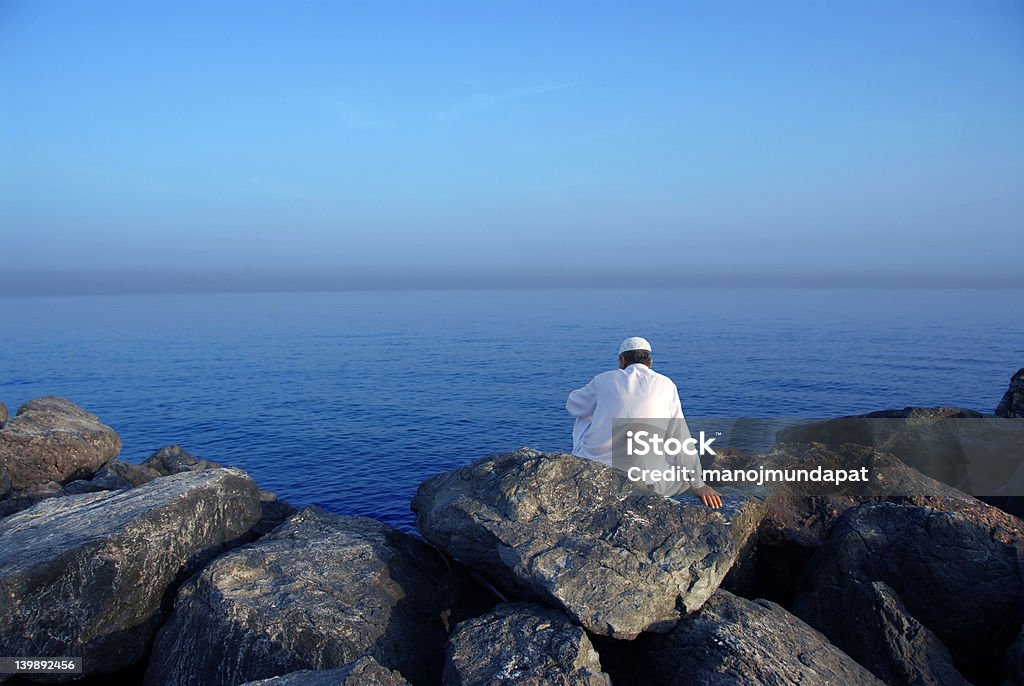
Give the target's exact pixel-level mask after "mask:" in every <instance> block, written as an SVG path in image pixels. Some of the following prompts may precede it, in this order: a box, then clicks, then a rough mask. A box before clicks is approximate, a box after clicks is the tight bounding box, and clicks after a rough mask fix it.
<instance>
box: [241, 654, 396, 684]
mask: <svg viewBox="0 0 1024 686" xmlns="http://www.w3.org/2000/svg"><path fill="white" fill-rule="evenodd" d="M244 686H409V682H408V681H406V680H405V679H404V678H403V677H402V675H401V674H400V673H398V672H396V671H394V670H393V669H388V668H387V667H382V666H381V664H380V663H379V662H377V661H376V660H374V659H373V658H372V657H363V658H360V659H358V660H356V661H355V662H351V663H349V664H347V665H345V666H344V667H338V668H337V669H303V670H300V671H298V672H292V673H291V674H285V675H284V676H275V677H271V678H269V679H260V680H259V681H249V682H246V683H245V685H244Z"/></svg>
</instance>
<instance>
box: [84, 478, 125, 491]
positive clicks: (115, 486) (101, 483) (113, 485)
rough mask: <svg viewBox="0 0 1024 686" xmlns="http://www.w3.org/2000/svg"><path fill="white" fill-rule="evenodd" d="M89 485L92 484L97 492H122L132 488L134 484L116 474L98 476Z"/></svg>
mask: <svg viewBox="0 0 1024 686" xmlns="http://www.w3.org/2000/svg"><path fill="white" fill-rule="evenodd" d="M89 483H91V484H92V485H93V487H94V488H95V489H96V490H97V491H122V490H124V489H126V488H131V487H132V483H131V482H130V481H128V479H122V478H121V477H119V476H117V475H115V474H105V475H104V476H97V477H95V478H93V479H92V480H90V482H89Z"/></svg>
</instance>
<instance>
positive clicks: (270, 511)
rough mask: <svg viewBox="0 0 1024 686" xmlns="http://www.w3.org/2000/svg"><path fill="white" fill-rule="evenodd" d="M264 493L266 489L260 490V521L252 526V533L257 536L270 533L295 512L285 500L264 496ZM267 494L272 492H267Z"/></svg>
mask: <svg viewBox="0 0 1024 686" xmlns="http://www.w3.org/2000/svg"><path fill="white" fill-rule="evenodd" d="M265 493H268V491H261V492H260V508H261V510H262V512H263V515H262V516H261V517H260V521H258V522H257V523H256V526H254V527H253V528H252V534H253V536H256V537H257V538H258V537H260V536H265V535H266V534H268V533H270V532H271V531H273V530H274V529H276V528H277V527H279V526H280V525H281V524H282V523H283V522H284V521H285V520H286V519H288V518H289V517H291V516H292V515H293V514H295V512H296V509H295V507H294V506H292V505H291V504H290V503H288V502H287V501H284V500H278V499H277V496H274V497H273V498H272V499H271V498H265V497H264V494H265ZM269 495H274V494H273V493H269Z"/></svg>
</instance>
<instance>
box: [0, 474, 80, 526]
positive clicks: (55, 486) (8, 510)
mask: <svg viewBox="0 0 1024 686" xmlns="http://www.w3.org/2000/svg"><path fill="white" fill-rule="evenodd" d="M64 493H65V492H64V487H63V486H61V485H60V484H59V483H57V482H56V481H47V482H46V483H42V484H33V485H31V486H29V487H28V488H26V489H25V490H23V491H12V492H10V493H9V494H8V497H7V498H4V499H3V500H0V517H6V516H8V515H11V514H14V513H15V512H21V511H22V510H27V509H28V508H30V507H32V506H33V505H35V504H36V503H39V502H42V501H43V500H47V499H49V498H58V497H60V496H62V495H64Z"/></svg>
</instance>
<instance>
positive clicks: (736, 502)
mask: <svg viewBox="0 0 1024 686" xmlns="http://www.w3.org/2000/svg"><path fill="white" fill-rule="evenodd" d="M717 490H718V492H719V494H720V495H721V496H722V509H720V510H718V513H719V514H720V515H721V516H722V517H723V518H724V519H725V521H726V522H727V523H728V525H729V535H730V537H731V538H732V543H733V547H734V548H735V550H736V559H735V561H734V562H733V564H732V567H731V568H730V569H729V573H728V574H727V575H726V576H725V579H723V580H722V588H724V589H725V590H727V591H730V592H732V593H736V594H738V595H744V596H745V595H748V594H750V593H752V592H753V589H754V585H755V580H756V571H757V546H758V533H757V531H758V528H759V527H760V525H761V520H763V519H764V517H765V514H767V512H768V504H769V501H770V498H769V496H768V494H767V492H766V491H764V489H749V490H741V489H738V488H734V487H730V486H724V487H719V488H718V489H717ZM683 497H687V496H683Z"/></svg>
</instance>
